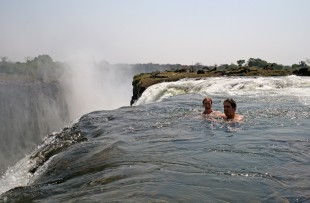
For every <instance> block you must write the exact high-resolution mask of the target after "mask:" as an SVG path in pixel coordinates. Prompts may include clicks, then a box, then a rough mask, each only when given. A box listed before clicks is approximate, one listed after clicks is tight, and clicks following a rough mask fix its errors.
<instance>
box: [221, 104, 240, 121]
mask: <svg viewBox="0 0 310 203" xmlns="http://www.w3.org/2000/svg"><path fill="white" fill-rule="evenodd" d="M223 107H224V115H223V116H222V118H223V119H224V120H225V121H232V122H240V121H242V120H243V116H242V115H240V114H237V113H236V110H237V103H236V102H235V100H233V99H226V100H225V101H224V102H223Z"/></svg>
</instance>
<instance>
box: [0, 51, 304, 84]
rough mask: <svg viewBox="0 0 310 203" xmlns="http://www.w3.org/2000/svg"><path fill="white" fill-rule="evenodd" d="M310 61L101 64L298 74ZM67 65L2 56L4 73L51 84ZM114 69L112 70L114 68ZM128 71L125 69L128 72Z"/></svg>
mask: <svg viewBox="0 0 310 203" xmlns="http://www.w3.org/2000/svg"><path fill="white" fill-rule="evenodd" d="M307 63H308V64H310V60H307V61H300V62H299V63H298V64H292V65H291V66H288V65H282V64H277V63H271V62H267V61H265V60H262V59H260V58H250V59H249V60H248V61H245V60H242V59H241V60H238V61H236V64H234V63H232V64H221V65H217V64H214V65H210V66H209V65H203V64H201V63H196V64H194V65H181V64H154V63H147V64H114V65H112V64H109V63H107V62H104V63H100V64H97V65H98V66H100V67H101V68H104V67H109V68H122V69H126V67H129V66H130V67H131V68H132V71H134V72H135V73H150V72H162V71H187V72H197V71H199V70H202V71H211V70H216V71H232V70H238V69H239V68H242V67H243V68H246V67H248V68H251V67H253V68H256V69H266V70H289V71H294V70H298V69H303V68H309V65H308V64H307ZM64 67H65V64H64V63H60V62H54V61H53V60H52V58H51V57H50V56H49V55H39V56H37V57H35V58H28V59H27V60H26V62H10V61H8V59H7V58H6V57H1V61H0V73H5V74H19V75H27V76H32V77H34V78H36V79H42V80H47V81H53V80H57V78H59V76H60V75H61V74H62V73H63V71H64ZM110 70H111V69H110ZM124 71H125V70H124Z"/></svg>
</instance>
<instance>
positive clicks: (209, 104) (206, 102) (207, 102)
mask: <svg viewBox="0 0 310 203" xmlns="http://www.w3.org/2000/svg"><path fill="white" fill-rule="evenodd" d="M202 104H203V106H204V107H205V108H206V109H211V108H212V99H211V98H210V97H206V98H204V99H203V101H202Z"/></svg>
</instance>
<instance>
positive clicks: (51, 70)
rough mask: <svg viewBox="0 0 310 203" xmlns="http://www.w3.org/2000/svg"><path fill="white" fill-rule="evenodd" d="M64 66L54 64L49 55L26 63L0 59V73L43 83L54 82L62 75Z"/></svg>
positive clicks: (4, 58)
mask: <svg viewBox="0 0 310 203" xmlns="http://www.w3.org/2000/svg"><path fill="white" fill-rule="evenodd" d="M63 70H64V64H62V63H60V62H54V61H53V60H52V58H51V57H50V56H49V55H39V56H38V57H35V58H33V59H27V61H26V62H10V61H8V60H7V58H6V57H1V62H0V73H5V74H14V75H24V76H30V77H33V78H34V79H39V80H44V81H55V80H57V78H58V77H59V76H60V75H61V74H62V72H63Z"/></svg>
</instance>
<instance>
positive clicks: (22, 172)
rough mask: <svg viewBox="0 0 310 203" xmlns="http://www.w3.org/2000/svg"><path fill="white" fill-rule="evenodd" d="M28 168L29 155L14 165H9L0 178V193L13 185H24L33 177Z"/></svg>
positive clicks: (13, 186)
mask: <svg viewBox="0 0 310 203" xmlns="http://www.w3.org/2000/svg"><path fill="white" fill-rule="evenodd" d="M29 169H30V164H29V156H25V157H24V158H23V159H21V160H20V161H19V162H17V163H16V164H15V165H14V166H12V167H9V168H8V170H7V171H6V172H5V174H4V175H2V177H1V179H0V194H2V193H4V192H6V191H8V190H10V189H12V188H15V187H21V186H26V185H27V184H28V183H29V181H30V179H31V178H32V177H33V174H31V173H29Z"/></svg>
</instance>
